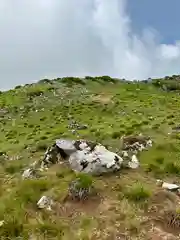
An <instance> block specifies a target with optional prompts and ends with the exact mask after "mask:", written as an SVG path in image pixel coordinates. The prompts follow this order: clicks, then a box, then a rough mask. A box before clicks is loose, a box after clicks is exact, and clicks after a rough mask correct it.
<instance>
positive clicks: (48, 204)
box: [37, 196, 53, 210]
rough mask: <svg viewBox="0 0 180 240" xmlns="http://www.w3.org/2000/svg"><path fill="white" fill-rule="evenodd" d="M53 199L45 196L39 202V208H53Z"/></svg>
mask: <svg viewBox="0 0 180 240" xmlns="http://www.w3.org/2000/svg"><path fill="white" fill-rule="evenodd" d="M52 205H53V201H52V199H51V198H49V197H47V196H43V197H41V198H40V200H39V201H38V203H37V206H38V208H40V209H47V210H52Z"/></svg>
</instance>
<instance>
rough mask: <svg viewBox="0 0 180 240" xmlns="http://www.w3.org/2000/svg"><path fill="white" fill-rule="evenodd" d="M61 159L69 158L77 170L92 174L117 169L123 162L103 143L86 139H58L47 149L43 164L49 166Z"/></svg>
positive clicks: (72, 166)
mask: <svg viewBox="0 0 180 240" xmlns="http://www.w3.org/2000/svg"><path fill="white" fill-rule="evenodd" d="M60 159H67V160H68V161H69V164H70V166H71V168H72V169H73V170H74V171H75V172H85V173H91V174H101V173H107V172H113V171H117V170H119V169H120V168H121V164H122V162H123V159H122V158H121V157H120V156H118V155H117V154H116V153H114V152H111V151H109V150H107V149H106V148H105V147H104V146H103V145H101V144H99V143H95V142H91V141H86V140H78V141H72V140H65V139H59V140H56V143H55V144H54V145H53V146H52V147H50V148H48V149H47V151H46V153H45V156H44V159H43V161H42V166H43V167H46V166H47V167H48V166H49V165H50V164H55V163H57V162H58V161H59V160H60Z"/></svg>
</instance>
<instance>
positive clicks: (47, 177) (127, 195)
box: [0, 76, 180, 240]
mask: <svg viewBox="0 0 180 240" xmlns="http://www.w3.org/2000/svg"><path fill="white" fill-rule="evenodd" d="M159 81H160V83H159ZM163 86H164V87H163ZM165 86H166V88H165ZM179 106H180V98H179V76H174V77H172V78H166V79H155V80H153V82H152V83H145V82H128V81H122V80H117V79H112V78H110V77H108V76H98V77H95V78H93V77H90V76H87V77H85V79H79V78H73V77H66V78H62V79H61V78H58V79H54V80H52V81H50V80H48V79H42V80H40V81H39V82H38V83H36V84H29V85H28V84H27V85H25V86H17V87H15V89H13V90H9V91H7V92H1V94H0V109H1V111H0V129H1V131H0V151H1V152H0V183H1V186H0V221H1V220H4V221H5V224H4V225H3V226H1V227H0V239H18V238H17V237H21V238H22V239H26V238H27V235H28V237H29V235H32V236H33V237H34V239H40V240H41V239H63V240H66V239H70V238H73V239H75V240H76V239H91V238H92V239H107V237H108V236H109V238H110V239H113V238H114V239H115V237H117V236H118V234H119V232H122V233H125V232H126V231H129V232H130V233H129V235H130V236H134V237H135V238H138V239H141V236H142V233H143V232H144V225H143V224H141V220H139V219H141V217H142V216H146V211H145V209H142V207H139V205H138V204H137V203H141V202H147V201H148V200H149V199H151V197H152V196H153V194H154V192H155V191H156V184H155V182H156V178H162V179H168V181H170V182H171V181H174V179H178V177H179V173H180V162H179V159H180V135H179V133H172V134H168V133H169V132H171V129H172V127H174V126H178V125H179V124H180V122H179V119H180V112H179ZM71 120H76V121H77V122H78V123H79V124H86V125H87V126H88V128H87V129H83V130H77V131H76V132H75V133H73V132H72V129H69V127H68V125H69V124H70V121H71ZM139 133H142V134H144V135H147V136H150V137H151V138H152V140H153V147H152V148H150V149H149V150H148V151H144V152H141V153H140V154H138V159H139V160H140V168H139V169H136V170H132V171H131V170H127V169H126V170H121V171H120V172H119V173H116V174H112V175H108V176H101V177H96V178H93V179H92V178H91V176H87V175H84V174H80V175H79V174H78V175H76V174H75V173H74V172H73V171H72V170H71V169H70V168H69V166H68V165H66V163H65V164H62V165H57V166H53V167H52V168H50V169H48V170H47V171H45V172H42V173H41V174H40V176H39V178H38V179H32V180H24V181H23V180H22V178H21V175H22V172H23V171H24V170H25V169H27V168H28V166H29V165H30V163H32V162H34V161H40V160H41V159H42V158H43V155H44V152H45V150H46V149H47V147H49V146H51V144H53V143H54V141H55V139H57V138H71V139H77V138H78V139H79V138H85V139H87V140H92V141H97V142H100V143H102V144H103V145H105V146H107V147H108V148H109V149H110V150H111V151H116V152H119V153H120V152H121V140H120V138H121V137H122V136H123V135H125V136H126V135H131V134H132V135H133V134H135V135H136V134H139ZM3 153H6V155H8V159H15V160H8V159H6V158H5V157H4V155H3ZM18 156H19V158H18V159H16V157H18ZM75 178H80V182H81V185H82V186H85V187H87V186H91V185H92V183H93V185H94V186H95V188H96V189H98V191H99V195H100V196H101V199H95V200H94V199H93V200H92V202H91V201H90V203H89V202H88V203H86V204H85V205H83V206H79V205H75V204H73V203H71V205H70V206H69V205H67V206H66V204H64V202H63V199H64V197H65V196H66V194H67V191H68V185H69V183H70V182H71V181H72V180H73V179H75ZM115 186H121V187H115ZM42 195H48V196H51V197H52V198H53V199H55V200H56V201H57V202H58V204H59V205H60V207H59V208H60V209H58V210H56V211H54V212H53V211H52V212H46V211H41V210H38V209H37V207H36V203H37V201H38V200H39V198H40V197H41V196H42ZM133 204H135V206H134V205H133ZM59 205H58V206H59ZM124 205H125V206H124ZM124 208H126V209H124ZM62 209H64V210H62ZM132 212H133V216H132V214H131V213H132ZM120 216H121V217H122V219H121V218H120ZM123 216H124V218H123ZM124 219H126V220H127V221H124ZM137 219H138V220H137ZM150 222H151V221H150ZM69 228H71V230H70V231H68V229H69ZM147 232H148V231H147ZM93 234H94V235H93ZM113 234H114V235H113ZM93 237H94V238H93ZM19 239H20V238H19ZM27 239H28V238H27ZM142 239H146V237H144V238H142Z"/></svg>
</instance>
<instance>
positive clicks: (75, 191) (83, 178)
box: [69, 173, 93, 201]
mask: <svg viewBox="0 0 180 240" xmlns="http://www.w3.org/2000/svg"><path fill="white" fill-rule="evenodd" d="M92 183H93V181H92V177H91V176H90V175H87V174H83V173H81V174H78V175H77V176H76V179H75V180H74V181H72V182H71V183H70V184H69V196H71V197H72V199H74V200H75V199H76V200H79V201H80V200H86V199H88V197H89V196H90V195H91V194H92V189H93V186H92Z"/></svg>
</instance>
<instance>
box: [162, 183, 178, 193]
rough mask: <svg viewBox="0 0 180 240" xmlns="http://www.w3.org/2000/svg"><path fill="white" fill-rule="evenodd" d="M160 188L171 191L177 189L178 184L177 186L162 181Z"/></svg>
mask: <svg viewBox="0 0 180 240" xmlns="http://www.w3.org/2000/svg"><path fill="white" fill-rule="evenodd" d="M162 188H164V189H167V190H171V191H173V190H178V189H179V188H180V186H178V185H177V184H172V183H167V182H163V184H162Z"/></svg>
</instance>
